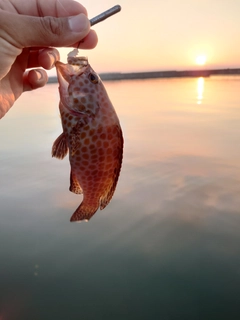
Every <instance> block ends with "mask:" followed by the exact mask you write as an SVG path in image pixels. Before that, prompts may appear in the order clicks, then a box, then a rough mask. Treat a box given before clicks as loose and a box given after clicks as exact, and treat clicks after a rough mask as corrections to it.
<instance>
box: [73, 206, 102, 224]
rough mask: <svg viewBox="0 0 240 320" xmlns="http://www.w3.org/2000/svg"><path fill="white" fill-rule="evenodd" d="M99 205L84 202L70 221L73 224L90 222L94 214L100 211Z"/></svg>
mask: <svg viewBox="0 0 240 320" xmlns="http://www.w3.org/2000/svg"><path fill="white" fill-rule="evenodd" d="M98 208H99V203H97V204H92V203H86V202H84V201H83V202H82V203H81V204H80V206H79V207H78V208H77V210H76V211H75V212H74V214H73V215H72V217H71V219H70V221H71V222H77V221H81V220H87V221H88V220H90V219H91V218H92V216H93V215H94V213H95V212H96V211H97V210H98Z"/></svg>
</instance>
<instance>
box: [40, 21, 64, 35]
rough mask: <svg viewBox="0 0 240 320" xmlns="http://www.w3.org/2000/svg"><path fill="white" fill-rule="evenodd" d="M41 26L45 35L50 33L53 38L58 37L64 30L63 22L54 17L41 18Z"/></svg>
mask: <svg viewBox="0 0 240 320" xmlns="http://www.w3.org/2000/svg"><path fill="white" fill-rule="evenodd" d="M42 25H43V28H44V31H45V32H46V33H49V32H50V33H52V34H53V35H55V36H60V35H61V34H62V33H63V30H64V26H63V21H62V20H61V19H57V18H54V17H43V18H42Z"/></svg>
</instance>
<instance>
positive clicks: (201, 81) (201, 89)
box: [197, 77, 204, 104]
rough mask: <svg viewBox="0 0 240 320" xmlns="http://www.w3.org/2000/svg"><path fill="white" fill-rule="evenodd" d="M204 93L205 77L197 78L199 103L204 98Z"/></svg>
mask: <svg viewBox="0 0 240 320" xmlns="http://www.w3.org/2000/svg"><path fill="white" fill-rule="evenodd" d="M203 93H204V78H203V77H201V78H198V79H197V104H201V103H202V100H203Z"/></svg>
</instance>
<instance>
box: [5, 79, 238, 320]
mask: <svg viewBox="0 0 240 320" xmlns="http://www.w3.org/2000/svg"><path fill="white" fill-rule="evenodd" d="M237 79H238V80H237ZM239 80H240V78H237V77H236V78H235V79H234V81H228V80H226V79H222V80H219V79H218V80H216V79H212V78H209V79H205V80H204V79H202V80H200V79H198V80H197V83H199V93H198V95H197V101H202V99H203V90H204V82H205V86H206V87H207V90H205V93H204V101H205V102H206V104H205V103H204V106H205V108H203V104H202V106H201V108H199V109H201V112H199V113H196V112H193V110H195V109H196V79H191V78H189V79H172V80H170V79H160V80H151V81H127V82H125V81H121V82H112V83H111V82H108V83H106V88H107V90H108V92H109V95H110V97H111V99H112V101H113V104H114V106H115V108H116V110H117V113H118V115H119V118H120V120H121V124H122V128H123V132H124V137H125V142H126V143H125V157H124V162H123V168H122V174H121V177H120V180H119V184H118V187H117V190H116V193H115V195H114V197H113V199H112V201H111V203H110V204H109V206H108V207H107V208H105V209H104V210H102V211H99V212H98V214H97V215H96V216H95V217H94V219H92V220H91V221H90V222H89V223H88V224H71V223H70V222H69V217H70V215H71V214H72V212H73V210H74V209H75V208H76V207H77V206H78V205H79V202H80V200H81V196H76V195H74V194H72V193H71V192H69V191H68V187H69V163H68V160H67V159H64V160H63V161H62V162H61V161H55V160H54V159H52V158H51V146H52V143H53V141H54V139H55V138H56V136H58V135H59V134H60V133H61V126H60V121H59V115H58V92H57V85H51V86H48V87H46V88H44V89H42V91H39V92H41V95H42V96H43V97H44V99H43V98H42V97H40V96H39V99H36V96H35V95H34V94H33V93H30V92H29V93H26V94H25V95H24V96H23V99H22V100H21V101H19V103H18V105H17V106H16V107H15V108H14V109H13V110H11V111H10V113H9V114H8V115H7V117H6V118H4V119H3V120H1V122H0V137H2V139H1V140H0V144H1V154H0V164H1V166H0V209H1V210H0V211H1V212H0V243H1V246H0V256H1V264H0V279H1V290H0V291H1V292H0V318H1V317H3V318H4V317H6V318H8V317H7V315H8V312H10V311H11V310H9V309H10V308H7V309H6V304H7V305H9V303H10V302H11V303H12V304H11V305H13V304H14V305H15V310H19V308H18V305H17V301H20V302H19V303H20V306H21V308H22V309H21V310H20V311H17V312H18V315H16V316H15V317H14V316H12V318H11V317H9V319H11V320H12V319H13V320H15V319H16V320H18V319H20V318H21V319H27V320H30V319H31V320H32V319H34V320H42V319H45V320H48V319H78V318H81V319H89V320H92V319H105V320H108V319H109V320H110V319H126V320H130V319H135V318H137V319H141V320H145V319H169V320H175V319H185V320H190V319H191V320H193V319H208V318H209V316H210V317H211V318H213V319H218V320H223V319H224V320H225V319H230V318H231V319H237V317H234V316H235V315H236V312H237V311H239V296H240V277H239V265H240V209H239V208H240V197H239V194H240V149H239V148H238V147H236V146H238V144H239V139H240V126H239V122H240V108H239V103H240V101H239V100H240V97H239V82H240V81H239ZM46 97H47V99H46ZM43 100H46V101H48V104H47V105H46V106H44V107H43ZM33 105H34V107H33ZM13 128H14V129H13ZM3 138H4V139H3ZM20 297H21V299H20ZM16 300H17V301H16ZM209 301H211V303H209ZM173 305H174V308H173ZM199 306H200V307H199ZM2 310H3V311H2ZM20 312H21V317H20V316H19V313H20ZM237 315H239V314H238V313H237Z"/></svg>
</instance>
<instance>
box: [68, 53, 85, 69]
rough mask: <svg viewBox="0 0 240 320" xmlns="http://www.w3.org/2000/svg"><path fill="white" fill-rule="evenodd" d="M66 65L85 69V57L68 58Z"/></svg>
mask: <svg viewBox="0 0 240 320" xmlns="http://www.w3.org/2000/svg"><path fill="white" fill-rule="evenodd" d="M67 61H68V64H70V65H72V66H79V67H80V68H81V67H86V66H87V65H88V58H87V57H70V56H68V59H67Z"/></svg>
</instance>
